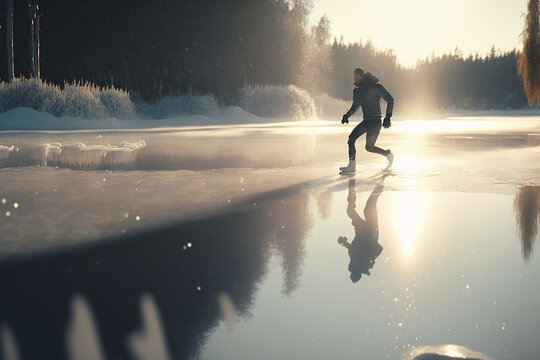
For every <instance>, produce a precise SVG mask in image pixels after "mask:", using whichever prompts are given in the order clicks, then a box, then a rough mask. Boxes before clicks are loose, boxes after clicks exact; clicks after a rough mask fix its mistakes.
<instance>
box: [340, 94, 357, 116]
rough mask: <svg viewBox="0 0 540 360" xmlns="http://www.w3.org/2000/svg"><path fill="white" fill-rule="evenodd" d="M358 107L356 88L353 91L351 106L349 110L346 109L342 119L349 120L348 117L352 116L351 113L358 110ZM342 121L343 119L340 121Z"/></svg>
mask: <svg viewBox="0 0 540 360" xmlns="http://www.w3.org/2000/svg"><path fill="white" fill-rule="evenodd" d="M359 107H360V97H359V96H358V94H357V91H356V89H355V90H354V91H353V103H352V106H351V108H350V109H349V111H347V113H346V114H345V115H343V119H344V120H345V119H347V122H349V121H348V120H349V118H350V117H351V116H353V114H354V113H355V112H356V110H358V108H359ZM341 122H343V120H342V121H341Z"/></svg>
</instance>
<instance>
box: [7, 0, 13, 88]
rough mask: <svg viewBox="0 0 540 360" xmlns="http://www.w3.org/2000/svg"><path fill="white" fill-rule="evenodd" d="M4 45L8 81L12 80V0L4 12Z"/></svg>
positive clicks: (8, 2)
mask: <svg viewBox="0 0 540 360" xmlns="http://www.w3.org/2000/svg"><path fill="white" fill-rule="evenodd" d="M6 26H7V29H6V44H7V49H6V50H7V65H8V69H7V70H8V75H7V76H8V81H10V82H11V81H12V80H13V78H14V73H15V72H14V68H13V0H7V11H6Z"/></svg>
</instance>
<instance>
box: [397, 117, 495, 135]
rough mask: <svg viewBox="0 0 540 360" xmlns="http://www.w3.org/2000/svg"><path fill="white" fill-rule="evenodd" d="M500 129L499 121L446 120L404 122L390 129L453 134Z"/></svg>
mask: <svg viewBox="0 0 540 360" xmlns="http://www.w3.org/2000/svg"><path fill="white" fill-rule="evenodd" d="M501 127H502V124H501V123H500V121H489V120H468V119H466V118H448V119H446V120H405V121H400V122H396V126H392V129H395V131H399V132H408V133H431V132H454V131H458V132H461V131H475V130H495V129H499V128H501Z"/></svg>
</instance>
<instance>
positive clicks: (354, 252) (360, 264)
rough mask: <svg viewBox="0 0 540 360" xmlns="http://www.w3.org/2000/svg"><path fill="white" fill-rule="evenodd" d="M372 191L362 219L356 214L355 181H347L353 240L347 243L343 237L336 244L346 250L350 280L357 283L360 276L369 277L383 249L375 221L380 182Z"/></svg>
mask: <svg viewBox="0 0 540 360" xmlns="http://www.w3.org/2000/svg"><path fill="white" fill-rule="evenodd" d="M383 180H384V177H383V178H382V179H381V180H380V181H379V182H378V183H377V185H376V186H375V188H374V189H373V191H372V193H371V195H370V196H369V199H368V200H367V202H366V207H365V208H364V218H365V220H364V219H362V218H361V217H360V215H358V213H357V212H356V181H355V179H350V180H349V194H348V196H347V215H349V217H350V218H351V220H352V224H353V226H354V233H355V234H354V240H353V241H352V242H350V243H349V242H348V240H347V238H346V237H345V236H340V237H339V238H338V243H339V244H340V245H342V246H344V247H346V248H347V250H348V251H349V256H350V258H351V261H350V263H349V271H350V272H351V275H350V278H351V280H352V282H357V281H358V280H360V278H361V277H362V274H366V275H370V273H369V269H371V268H372V267H373V265H374V264H375V259H376V258H377V257H378V256H379V255H380V254H381V252H382V250H383V247H382V246H381V245H380V244H379V242H378V241H379V222H378V219H377V199H378V198H379V196H380V195H381V193H382V191H383V188H384V187H383V185H382V181H383Z"/></svg>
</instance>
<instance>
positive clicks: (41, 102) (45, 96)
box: [0, 78, 135, 119]
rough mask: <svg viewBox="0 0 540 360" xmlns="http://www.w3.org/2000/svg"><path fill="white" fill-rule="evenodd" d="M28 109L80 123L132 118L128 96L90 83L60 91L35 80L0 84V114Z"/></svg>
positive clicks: (19, 80)
mask: <svg viewBox="0 0 540 360" xmlns="http://www.w3.org/2000/svg"><path fill="white" fill-rule="evenodd" d="M20 107H29V108H32V109H35V110H37V111H40V112H46V113H49V114H52V115H54V116H72V117H78V118H84V119H101V118H110V117H116V118H128V117H133V116H134V115H135V110H134V105H133V102H132V101H131V98H130V97H129V94H128V93H127V92H125V91H123V90H119V89H115V88H100V87H97V86H95V85H92V84H90V83H74V84H64V86H63V88H61V87H59V86H57V85H53V84H48V83H46V82H44V81H42V80H39V79H34V78H33V79H14V80H13V81H12V82H10V83H6V82H3V81H0V112H6V111H9V110H11V109H15V108H20Z"/></svg>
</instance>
